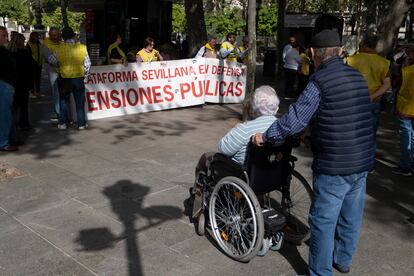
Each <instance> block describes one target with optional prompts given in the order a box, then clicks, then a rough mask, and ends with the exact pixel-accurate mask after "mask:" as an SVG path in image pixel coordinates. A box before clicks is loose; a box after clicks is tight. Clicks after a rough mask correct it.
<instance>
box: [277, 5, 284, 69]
mask: <svg viewBox="0 0 414 276" xmlns="http://www.w3.org/2000/svg"><path fill="white" fill-rule="evenodd" d="M285 13H286V0H278V10H277V52H278V57H277V72H278V73H277V74H278V75H279V76H281V75H282V72H283V57H282V55H283V46H284V45H283V43H284V40H283V33H284V31H285Z"/></svg>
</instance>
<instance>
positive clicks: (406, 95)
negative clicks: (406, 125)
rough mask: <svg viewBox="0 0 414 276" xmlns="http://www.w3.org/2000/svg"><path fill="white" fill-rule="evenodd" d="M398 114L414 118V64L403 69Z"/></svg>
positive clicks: (398, 96) (398, 97)
mask: <svg viewBox="0 0 414 276" xmlns="http://www.w3.org/2000/svg"><path fill="white" fill-rule="evenodd" d="M397 112H398V114H399V115H401V116H404V117H411V118H414V64H413V65H410V66H407V67H404V68H403V69H402V84H401V88H400V90H399V91H398V95H397Z"/></svg>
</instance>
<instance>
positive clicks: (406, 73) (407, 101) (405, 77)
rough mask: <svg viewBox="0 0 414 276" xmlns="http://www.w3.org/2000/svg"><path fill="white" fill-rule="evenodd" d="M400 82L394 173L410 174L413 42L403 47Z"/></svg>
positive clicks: (413, 145)
mask: <svg viewBox="0 0 414 276" xmlns="http://www.w3.org/2000/svg"><path fill="white" fill-rule="evenodd" d="M405 54H406V55H407V57H406V58H405V60H404V62H403V64H402V69H401V75H402V83H401V87H400V89H399V90H398V92H397V97H396V113H397V115H398V117H399V123H400V129H399V132H400V165H399V167H397V168H395V169H394V170H392V172H393V173H394V174H398V175H403V176H412V175H413V173H414V43H410V44H408V45H407V46H406V47H405Z"/></svg>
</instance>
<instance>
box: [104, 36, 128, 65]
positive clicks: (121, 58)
mask: <svg viewBox="0 0 414 276" xmlns="http://www.w3.org/2000/svg"><path fill="white" fill-rule="evenodd" d="M121 43H122V37H121V36H120V35H119V34H116V36H115V42H114V43H112V44H111V45H109V47H108V52H107V60H108V64H124V65H127V64H128V61H127V57H126V55H125V53H124V51H122V49H121V48H120V47H119V45H121Z"/></svg>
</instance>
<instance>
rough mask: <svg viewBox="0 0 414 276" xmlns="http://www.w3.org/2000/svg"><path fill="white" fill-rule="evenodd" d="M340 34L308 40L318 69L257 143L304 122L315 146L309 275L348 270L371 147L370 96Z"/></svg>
mask: <svg viewBox="0 0 414 276" xmlns="http://www.w3.org/2000/svg"><path fill="white" fill-rule="evenodd" d="M342 51H343V50H342V48H341V47H340V38H339V34H338V33H337V32H336V31H333V30H323V31H321V32H320V33H318V34H316V35H315V36H314V37H313V38H312V41H311V53H312V56H313V61H314V64H315V68H316V70H317V71H316V72H315V73H314V74H313V75H312V76H311V77H310V81H309V84H308V85H307V86H306V89H305V90H304V91H303V92H302V93H301V95H300V96H299V98H298V100H297V102H296V103H294V104H292V105H290V106H289V110H288V112H287V113H286V114H285V115H284V116H282V117H281V118H280V119H279V120H277V121H275V122H274V123H273V124H272V125H271V126H270V127H269V129H268V130H267V131H266V132H264V133H263V134H262V133H256V134H255V135H254V136H253V142H254V143H255V144H256V145H259V146H260V145H262V144H263V143H264V142H276V141H281V140H283V139H284V138H286V137H288V136H290V135H293V134H297V133H300V132H301V131H302V130H303V129H304V128H305V127H306V126H307V125H308V124H309V125H310V131H311V148H312V152H313V164H312V169H313V174H314V175H313V201H312V205H311V209H310V215H309V225H310V231H311V240H310V249H309V273H310V275H332V267H334V268H336V269H337V270H338V271H340V272H342V273H346V272H349V271H350V266H351V261H352V256H353V254H354V252H355V249H356V244H357V240H358V236H359V229H360V226H361V222H362V216H363V209H364V197H365V187H366V179H367V174H368V171H369V170H370V169H371V168H372V167H373V165H374V155H375V147H374V143H372V141H373V139H374V129H373V123H372V119H373V118H372V112H371V100H370V95H369V92H368V87H367V84H366V81H365V80H364V77H363V76H362V75H361V74H360V73H359V72H358V71H357V70H355V69H353V68H351V67H349V66H347V65H345V64H344V62H343V60H342V58H340V55H341V53H342Z"/></svg>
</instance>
